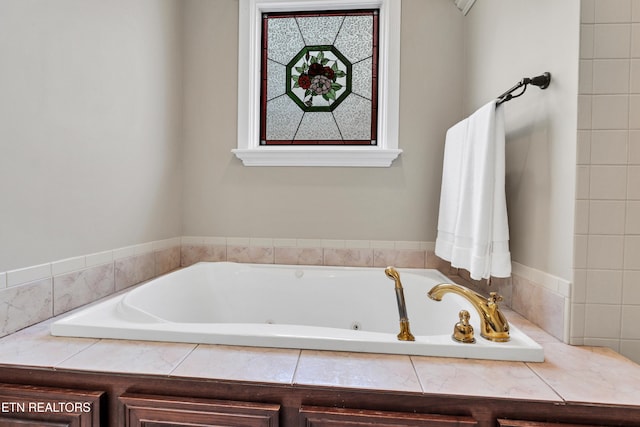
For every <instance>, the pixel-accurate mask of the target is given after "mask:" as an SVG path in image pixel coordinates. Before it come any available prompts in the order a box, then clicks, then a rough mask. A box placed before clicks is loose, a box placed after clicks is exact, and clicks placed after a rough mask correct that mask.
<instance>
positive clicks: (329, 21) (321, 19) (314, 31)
mask: <svg viewBox="0 0 640 427" xmlns="http://www.w3.org/2000/svg"><path fill="white" fill-rule="evenodd" d="M343 20H344V16H313V17H308V18H305V17H301V18H298V26H299V27H300V32H301V33H302V37H303V39H304V41H305V43H306V44H307V45H308V46H312V45H332V44H333V43H334V42H335V41H336V36H337V35H338V30H340V26H341V25H342V21H343Z"/></svg>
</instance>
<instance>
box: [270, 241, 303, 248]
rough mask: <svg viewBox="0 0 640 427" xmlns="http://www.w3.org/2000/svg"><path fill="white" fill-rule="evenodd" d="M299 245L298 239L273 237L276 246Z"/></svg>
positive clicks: (291, 246) (290, 246)
mask: <svg viewBox="0 0 640 427" xmlns="http://www.w3.org/2000/svg"><path fill="white" fill-rule="evenodd" d="M297 246H298V242H297V241H296V239H273V247H274V248H295V247H297Z"/></svg>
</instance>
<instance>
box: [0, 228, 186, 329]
mask: <svg viewBox="0 0 640 427" xmlns="http://www.w3.org/2000/svg"><path fill="white" fill-rule="evenodd" d="M179 266H180V238H175V239H168V240H161V241H156V242H151V243H147V244H143V245H137V246H130V247H126V248H121V249H116V250H113V251H105V252H100V253H96V254H90V255H85V256H79V257H74V258H70V259H65V260H61V261H55V262H52V263H48V264H41V265H37V266H33V267H29V268H23V269H19V270H12V271H7V272H4V273H0V336H4V335H7V334H10V333H12V332H15V331H17V330H19V329H22V328H24V327H27V326H30V325H32V324H34V323H37V322H40V321H42V320H45V319H48V318H50V317H52V316H54V315H58V314H61V313H64V312H66V311H69V310H71V309H74V308H76V307H79V306H81V305H84V304H87V303H89V302H92V301H95V300H97V299H99V298H102V297H104V296H107V295H110V294H112V293H113V292H116V291H119V290H121V289H124V288H127V287H129V286H132V285H135V284H136V283H140V282H142V281H144V280H148V279H151V278H153V277H156V276H159V275H161V274H164V273H167V272H169V271H171V270H174V269H176V268H178V267H179Z"/></svg>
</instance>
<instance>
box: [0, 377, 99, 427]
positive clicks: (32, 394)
mask: <svg viewBox="0 0 640 427" xmlns="http://www.w3.org/2000/svg"><path fill="white" fill-rule="evenodd" d="M103 394H104V393H102V392H98V391H82V390H75V389H65V388H53V387H32V386H26V385H15V384H0V426H2V427H14V426H15V427H17V426H19V427H45V426H46V427H56V426H60V427H62V426H70V427H99V426H100V421H101V420H100V399H101V396H102V395H103Z"/></svg>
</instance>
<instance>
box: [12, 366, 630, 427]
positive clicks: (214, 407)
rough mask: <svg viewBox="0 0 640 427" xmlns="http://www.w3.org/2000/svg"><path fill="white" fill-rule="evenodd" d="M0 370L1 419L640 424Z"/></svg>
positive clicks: (329, 426) (439, 399)
mask: <svg viewBox="0 0 640 427" xmlns="http://www.w3.org/2000/svg"><path fill="white" fill-rule="evenodd" d="M0 378H2V381H3V382H4V383H0V427H60V426H74V427H89V426H90V427H98V426H100V427H125V426H126V427H137V426H144V427H160V426H162V427H181V426H183V427H186V426H189V427H198V426H199V427H203V426H214V425H215V426H229V427H235V426H243V427H263V426H264V427H276V426H277V427H345V426H348V427H365V426H374V425H376V426H382V427H391V426H393V427H401V426H407V427H411V426H414V427H416V426H424V427H454V426H459V427H472V426H477V427H593V426H625V427H631V426H635V427H640V406H622V405H593V404H588V403H579V402H557V401H548V402H547V401H531V400H523V399H504V398H501V399H497V398H496V399H493V398H489V397H479V396H461V395H455V396H449V395H439V394H427V393H424V394H422V393H410V392H395V391H388V390H367V389H352V388H339V387H323V386H312V385H301V384H275V383H260V382H251V381H246V382H241V381H230V380H221V379H202V378H182V377H171V376H154V375H136V374H126V373H122V374H117V375H114V374H112V373H101V372H88V371H65V370H55V369H46V368H24V367H19V368H16V367H11V366H7V365H0ZM16 384H32V385H30V386H27V385H16ZM79 389H82V390H79ZM85 390H98V391H85ZM527 419H529V420H537V421H525V420H527Z"/></svg>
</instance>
